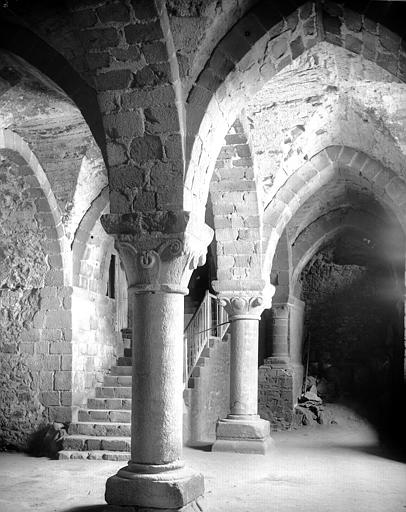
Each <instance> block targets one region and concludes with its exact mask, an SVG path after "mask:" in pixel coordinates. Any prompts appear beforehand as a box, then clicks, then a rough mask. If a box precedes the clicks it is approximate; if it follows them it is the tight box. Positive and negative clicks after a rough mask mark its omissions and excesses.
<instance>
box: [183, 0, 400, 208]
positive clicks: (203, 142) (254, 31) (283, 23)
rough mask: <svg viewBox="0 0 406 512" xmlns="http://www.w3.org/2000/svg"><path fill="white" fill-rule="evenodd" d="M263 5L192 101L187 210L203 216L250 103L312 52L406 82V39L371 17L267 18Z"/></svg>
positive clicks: (219, 52)
mask: <svg viewBox="0 0 406 512" xmlns="http://www.w3.org/2000/svg"><path fill="white" fill-rule="evenodd" d="M264 3H265V2H263V3H261V4H259V6H258V8H255V9H253V10H252V11H250V12H249V13H248V14H247V15H246V16H245V17H244V18H242V19H241V20H240V21H239V22H238V23H237V24H236V25H235V26H234V27H233V28H232V30H231V31H230V32H229V33H228V34H227V35H226V36H225V37H224V38H223V40H222V41H220V43H219V45H218V47H217V48H216V50H215V52H214V53H213V55H212V57H211V59H210V60H209V61H208V63H207V66H206V68H205V69H204V70H203V72H202V73H201V74H200V76H199V77H198V79H197V81H196V83H195V85H194V88H193V89H192V91H191V93H190V95H189V97H188V107H187V108H188V149H187V155H188V158H187V172H186V176H185V181H184V204H185V209H190V210H195V211H196V210H198V209H200V212H199V213H200V215H203V211H204V205H205V203H206V197H207V193H208V187H209V182H210V179H211V175H212V172H213V168H214V164H215V159H216V156H217V154H218V153H219V151H220V148H221V144H222V142H221V141H222V138H223V135H224V134H225V133H227V131H228V129H229V126H230V125H231V124H232V122H233V120H234V119H235V118H236V116H237V115H238V113H239V112H240V111H241V109H242V108H243V106H244V103H246V102H247V101H249V98H250V97H252V95H253V94H255V93H256V92H257V91H259V90H260V89H261V88H262V87H263V85H264V84H265V83H266V82H268V81H269V80H271V79H272V77H274V76H275V75H276V74H277V73H278V72H279V71H281V70H282V69H284V68H285V67H286V66H288V65H289V64H291V63H292V61H293V60H294V59H296V58H297V57H298V56H300V55H301V54H302V53H303V52H305V51H306V50H308V49H310V48H312V47H313V46H315V45H316V44H318V43H320V42H323V41H324V42H328V43H331V44H333V45H336V46H341V47H343V48H345V49H347V50H349V51H350V52H353V53H354V54H357V55H360V56H362V57H363V58H365V59H367V60H369V61H372V62H374V63H376V64H377V65H378V66H380V67H382V68H384V69H386V70H387V71H388V72H389V73H390V74H391V75H392V76H393V80H395V81H402V80H404V79H405V78H406V69H405V68H404V66H403V64H402V62H403V61H402V62H401V38H400V37H399V36H397V35H396V34H394V33H392V32H390V31H389V30H388V29H386V28H385V27H383V26H381V25H379V24H376V23H374V22H372V21H370V20H368V19H367V18H365V16H363V15H361V14H359V13H356V12H354V11H351V10H348V9H344V8H342V6H338V5H335V4H334V9H330V8H329V7H328V6H327V4H326V5H322V6H321V8H318V6H317V4H316V3H314V2H308V3H306V4H304V5H302V6H301V7H300V8H298V9H296V11H293V12H292V13H291V14H290V15H289V16H281V15H279V18H278V17H277V16H275V13H274V15H273V16H267V17H264V16H261V14H260V13H263V11H264V9H263V4H264ZM268 6H269V4H268ZM292 10H293V9H292ZM371 27H375V28H374V31H371ZM378 49H379V51H378ZM224 70H227V72H226V74H225V73H224Z"/></svg>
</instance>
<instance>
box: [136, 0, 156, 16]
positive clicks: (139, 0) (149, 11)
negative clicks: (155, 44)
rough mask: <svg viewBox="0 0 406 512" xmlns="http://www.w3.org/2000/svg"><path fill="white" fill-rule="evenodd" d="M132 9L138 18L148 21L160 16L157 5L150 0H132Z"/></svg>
mask: <svg viewBox="0 0 406 512" xmlns="http://www.w3.org/2000/svg"><path fill="white" fill-rule="evenodd" d="M131 5H132V9H133V12H134V15H135V17H136V18H137V19H138V20H140V21H141V20H142V21H146V20H152V19H155V18H157V17H158V13H157V10H156V7H155V5H154V3H153V2H150V1H149V0H131Z"/></svg>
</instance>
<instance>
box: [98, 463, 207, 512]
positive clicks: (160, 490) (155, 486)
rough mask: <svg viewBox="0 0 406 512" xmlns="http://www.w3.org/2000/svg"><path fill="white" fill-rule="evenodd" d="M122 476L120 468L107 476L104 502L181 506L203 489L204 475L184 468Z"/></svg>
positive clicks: (143, 505) (159, 507)
mask: <svg viewBox="0 0 406 512" xmlns="http://www.w3.org/2000/svg"><path fill="white" fill-rule="evenodd" d="M121 475H124V477H122V476H121ZM125 476H127V474H126V471H125V470H121V471H120V472H119V473H118V474H117V475H115V476H113V477H110V478H109V479H108V480H107V483H106V494H105V499H106V501H107V503H109V504H112V505H120V506H133V507H148V508H151V509H153V508H156V509H164V510H165V509H174V510H179V509H180V510H181V509H182V507H185V506H186V505H188V504H190V503H191V502H193V501H194V500H196V499H197V498H198V497H200V496H202V495H203V493H204V481H203V476H202V475H200V474H198V473H195V472H193V471H192V470H190V469H187V468H182V469H177V470H172V471H168V472H167V473H159V474H158V475H154V474H134V473H132V474H130V478H129V477H127V478H126V477H125Z"/></svg>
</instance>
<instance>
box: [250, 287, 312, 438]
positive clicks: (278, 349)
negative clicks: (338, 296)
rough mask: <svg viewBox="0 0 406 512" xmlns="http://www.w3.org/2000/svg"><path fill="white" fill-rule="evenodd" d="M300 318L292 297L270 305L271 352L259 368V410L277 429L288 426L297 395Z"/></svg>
mask: <svg viewBox="0 0 406 512" xmlns="http://www.w3.org/2000/svg"><path fill="white" fill-rule="evenodd" d="M303 320H304V303H303V302H302V301H301V300H299V299H297V298H296V297H293V296H289V298H288V300H287V301H286V302H283V303H277V304H273V305H272V332H271V336H272V355H271V356H270V357H268V358H267V359H266V360H265V362H264V364H263V365H262V366H260V368H259V411H260V413H261V416H263V417H264V418H267V419H268V420H269V421H270V422H271V424H272V426H273V427H275V428H278V429H284V428H289V427H290V426H291V424H292V421H293V414H294V408H295V405H296V404H297V399H298V397H299V396H300V394H301V388H302V383H303V363H302V343H303Z"/></svg>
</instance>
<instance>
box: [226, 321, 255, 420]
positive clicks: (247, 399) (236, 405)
mask: <svg viewBox="0 0 406 512" xmlns="http://www.w3.org/2000/svg"><path fill="white" fill-rule="evenodd" d="M230 321H231V326H230V329H231V348H230V414H231V415H233V416H235V415H256V414H257V410H258V326H259V318H258V317H256V316H253V317H238V316H237V317H231V318H230Z"/></svg>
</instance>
